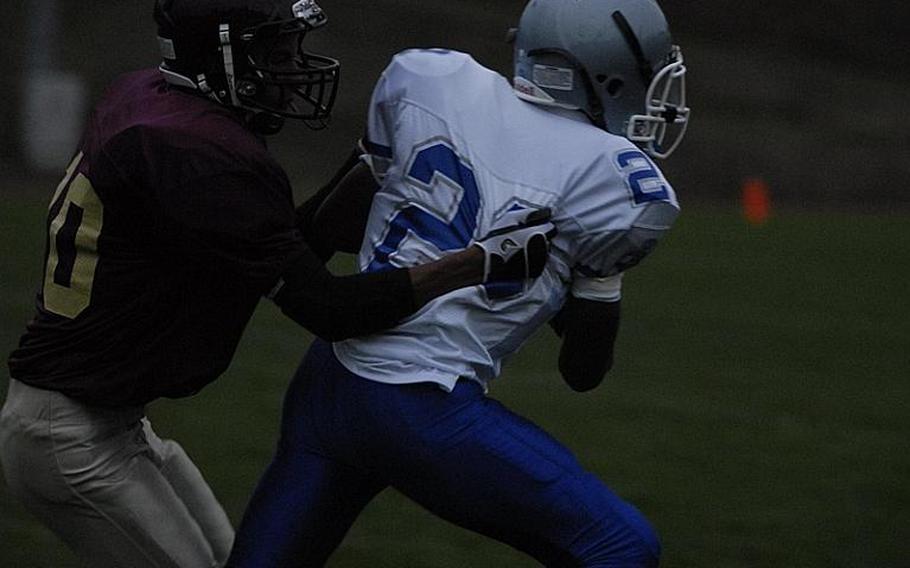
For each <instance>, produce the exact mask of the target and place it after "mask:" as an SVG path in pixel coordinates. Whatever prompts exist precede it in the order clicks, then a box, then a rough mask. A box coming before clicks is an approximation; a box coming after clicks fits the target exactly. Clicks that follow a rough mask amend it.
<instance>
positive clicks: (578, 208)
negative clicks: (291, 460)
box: [566, 146, 679, 299]
mask: <svg viewBox="0 0 910 568" xmlns="http://www.w3.org/2000/svg"><path fill="white" fill-rule="evenodd" d="M573 183H575V184H576V189H575V190H573V191H572V192H571V193H570V197H569V198H568V200H567V203H566V207H567V209H568V211H569V215H570V216H571V217H572V219H573V221H574V222H575V223H576V224H577V226H578V227H579V229H578V233H577V234H575V235H572V240H573V245H574V255H573V260H574V263H575V264H574V266H573V267H572V269H573V273H574V274H573V279H575V280H577V281H578V286H577V288H578V289H579V293H581V294H583V295H582V296H580V297H585V295H584V294H587V296H588V299H594V297H593V296H592V295H591V293H592V290H602V291H604V292H605V293H607V294H612V293H614V292H616V291H615V290H612V288H611V287H610V286H609V285H608V284H610V283H615V281H608V282H607V283H606V284H605V283H604V282H600V283H598V282H596V281H594V280H589V281H586V280H583V279H603V278H608V277H612V276H615V275H618V274H621V273H622V272H624V271H626V270H628V269H630V268H632V267H633V266H635V265H637V264H638V263H639V262H641V261H642V260H643V259H644V258H645V257H646V256H648V254H650V252H651V251H652V250H653V249H654V247H656V246H657V243H658V242H659V241H660V240H661V238H663V236H664V235H665V234H666V233H667V231H669V229H670V227H671V226H672V225H673V222H674V221H675V220H676V217H677V215H678V214H679V204H678V202H677V200H676V194H675V193H674V191H673V188H672V187H671V186H670V184H669V182H667V180H666V178H664V176H663V174H662V173H661V172H660V170H658V169H657V166H656V165H655V164H654V163H653V162H652V161H651V160H650V159H649V158H648V157H647V156H646V155H645V154H644V153H643V152H642V151H640V150H638V149H634V148H633V147H626V146H623V147H620V148H619V149H617V150H616V151H615V152H614V153H613V155H612V157H611V156H610V155H606V156H603V157H602V158H601V159H599V160H598V161H597V162H596V163H595V164H593V165H592V166H591V167H589V168H588V169H586V170H583V171H582V173H581V174H580V175H579V176H578V177H577V179H575V180H573ZM614 296H615V294H614Z"/></svg>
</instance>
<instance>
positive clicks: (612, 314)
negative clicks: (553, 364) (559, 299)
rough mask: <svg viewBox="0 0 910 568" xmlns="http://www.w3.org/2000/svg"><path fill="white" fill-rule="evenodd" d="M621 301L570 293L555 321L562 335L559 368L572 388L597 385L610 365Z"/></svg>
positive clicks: (554, 326) (579, 389)
mask: <svg viewBox="0 0 910 568" xmlns="http://www.w3.org/2000/svg"><path fill="white" fill-rule="evenodd" d="M619 316H620V302H595V301H590V300H582V299H579V298H575V297H572V296H570V297H569V300H568V301H567V302H566V305H565V306H564V307H563V309H562V311H561V312H560V313H559V315H558V316H557V318H555V320H554V322H553V323H554V325H553V328H554V329H555V330H556V332H557V333H558V334H559V335H560V337H562V347H561V348H560V351H559V371H560V373H561V374H562V377H563V379H564V380H565V381H566V383H567V384H568V385H569V386H570V387H572V390H575V391H578V392H584V391H588V390H591V389H593V388H595V387H596V386H598V385H599V384H600V383H601V382H602V381H603V379H604V377H605V376H606V374H607V373H608V372H609V371H610V369H611V368H612V366H613V344H614V343H615V341H616V336H617V334H618V332H619V319H620V317H619Z"/></svg>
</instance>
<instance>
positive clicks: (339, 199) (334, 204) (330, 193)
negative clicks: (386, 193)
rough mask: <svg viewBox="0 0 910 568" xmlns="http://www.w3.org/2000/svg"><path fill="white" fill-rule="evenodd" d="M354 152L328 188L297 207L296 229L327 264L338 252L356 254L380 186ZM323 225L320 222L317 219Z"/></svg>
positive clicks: (322, 189) (356, 150)
mask: <svg viewBox="0 0 910 568" xmlns="http://www.w3.org/2000/svg"><path fill="white" fill-rule="evenodd" d="M360 154H361V151H360V149H359V148H358V149H355V150H353V151H352V152H351V154H350V155H349V156H348V157H347V159H346V160H345V162H344V163H343V164H342V165H341V167H340V168H338V170H337V171H336V172H335V174H334V175H333V176H332V179H331V180H329V182H328V183H327V184H325V186H323V187H322V188H320V189H319V191H317V192H316V193H315V194H313V195H312V196H311V197H310V198H309V199H307V200H306V201H304V202H303V203H302V204H301V205H300V206H299V207H297V212H296V213H297V227H298V228H299V229H300V232H301V233H302V234H303V238H304V240H305V241H306V242H307V244H308V245H309V246H310V248H311V249H312V250H313V252H315V253H316V254H317V255H318V256H319V257H320V258H321V259H322V260H323V261H324V262H325V261H328V259H330V258H331V257H332V255H333V254H335V252H338V251H340V252H347V253H356V252H357V251H358V250H359V247H360V241H361V240H362V239H363V231H364V228H365V227H366V221H367V216H368V215H369V212H370V204H371V203H372V201H373V195H374V194H375V193H376V190H377V189H379V185H378V184H376V183H375V181H374V180H373V176H372V174H371V173H370V171H369V169H368V168H367V167H366V166H365V165H364V164H363V162H361V160H360ZM317 218H318V219H320V220H321V222H320V223H317V222H316V219H317Z"/></svg>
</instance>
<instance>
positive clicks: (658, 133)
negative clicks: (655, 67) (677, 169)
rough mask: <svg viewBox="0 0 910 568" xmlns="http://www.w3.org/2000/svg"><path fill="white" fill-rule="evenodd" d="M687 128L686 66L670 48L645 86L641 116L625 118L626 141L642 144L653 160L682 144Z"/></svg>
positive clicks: (670, 152) (675, 48)
mask: <svg viewBox="0 0 910 568" xmlns="http://www.w3.org/2000/svg"><path fill="white" fill-rule="evenodd" d="M688 127H689V107H687V106H686V66H685V64H684V63H683V57H682V52H681V51H680V49H679V46H676V45H674V46H673V50H672V51H671V53H670V56H669V63H667V65H665V66H664V67H663V68H662V69H661V70H660V71H658V72H657V74H655V75H654V78H653V79H652V80H651V84H650V86H649V87H648V92H647V94H646V95H645V113H644V114H634V115H632V116H631V117H630V118H629V124H628V127H627V130H626V138H628V139H629V140H631V141H633V142H635V143H637V144H640V145H642V146H643V147H644V148H645V149H646V150H647V151H648V153H649V154H651V155H652V156H654V157H655V158H666V157H667V156H669V155H670V154H672V153H673V151H674V150H676V148H677V147H678V146H679V143H680V142H682V139H683V136H684V135H685V133H686V129H687V128H688Z"/></svg>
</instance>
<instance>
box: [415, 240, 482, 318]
mask: <svg viewBox="0 0 910 568" xmlns="http://www.w3.org/2000/svg"><path fill="white" fill-rule="evenodd" d="M483 269H484V255H483V251H482V250H481V249H480V248H478V247H468V248H467V249H465V250H463V251H460V252H456V253H453V254H450V255H447V256H444V257H442V258H441V259H439V260H437V261H434V262H430V263H427V264H423V265H421V266H415V267H413V268H410V269H409V270H408V274H409V275H410V277H411V286H412V287H413V289H414V303H415V304H416V305H417V306H423V305H424V304H426V303H427V302H429V301H431V300H433V299H434V298H437V297H439V296H442V295H443V294H448V293H449V292H451V291H453V290H457V289H459V288H464V287H466V286H475V285H477V284H480V283H481V282H483Z"/></svg>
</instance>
